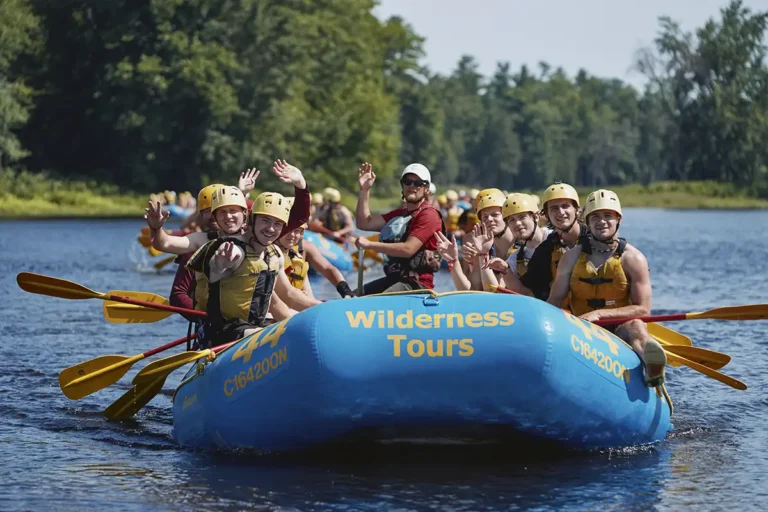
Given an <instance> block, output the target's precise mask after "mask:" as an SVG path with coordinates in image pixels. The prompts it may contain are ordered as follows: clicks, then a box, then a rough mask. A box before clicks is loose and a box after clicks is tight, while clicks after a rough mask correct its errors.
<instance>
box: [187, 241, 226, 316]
mask: <svg viewBox="0 0 768 512" xmlns="http://www.w3.org/2000/svg"><path fill="white" fill-rule="evenodd" d="M207 234H208V240H216V239H217V238H219V236H221V235H220V234H219V232H218V231H209V232H208V233H207ZM203 247H205V246H203ZM200 249H202V247H201V248H200ZM200 249H198V250H197V251H195V253H194V254H192V256H191V257H190V258H189V260H188V262H187V266H189V261H192V260H193V259H194V258H195V256H197V255H198V254H199V253H200ZM190 268H191V267H190ZM192 299H193V300H194V304H195V309H196V310H197V311H205V310H206V308H207V307H208V278H207V277H206V276H205V274H204V273H203V272H197V271H195V295H194V297H192Z"/></svg>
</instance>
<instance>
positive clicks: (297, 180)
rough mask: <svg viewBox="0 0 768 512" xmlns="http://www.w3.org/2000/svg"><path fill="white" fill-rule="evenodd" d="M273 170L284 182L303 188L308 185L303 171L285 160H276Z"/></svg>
mask: <svg viewBox="0 0 768 512" xmlns="http://www.w3.org/2000/svg"><path fill="white" fill-rule="evenodd" d="M272 171H273V172H274V173H275V175H276V176H277V177H278V178H279V179H280V181H282V182H283V183H292V184H293V186H294V187H296V188H301V189H303V188H306V187H307V182H306V181H304V175H303V174H302V173H301V171H300V170H299V169H298V168H297V167H294V166H292V165H291V164H289V163H288V162H286V161H285V160H279V159H278V160H275V163H274V164H273V165H272Z"/></svg>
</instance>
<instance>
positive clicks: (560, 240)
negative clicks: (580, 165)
mask: <svg viewBox="0 0 768 512" xmlns="http://www.w3.org/2000/svg"><path fill="white" fill-rule="evenodd" d="M580 207H581V203H580V202H579V194H578V193H577V192H576V189H575V188H573V187H572V186H570V185H568V184H566V183H559V182H556V183H554V184H552V185H550V186H549V187H547V189H546V190H545V191H544V196H543V210H542V211H543V216H544V217H545V218H546V219H547V221H548V222H549V224H550V225H551V226H552V228H553V231H552V232H551V233H550V234H549V236H547V238H546V239H545V240H544V241H543V242H542V243H541V244H540V245H539V246H538V247H537V248H536V250H535V251H534V253H533V256H532V257H531V260H530V261H529V262H528V271H527V272H526V273H525V274H524V275H523V276H520V277H518V276H517V275H514V274H508V275H507V276H506V278H505V280H504V281H505V282H506V283H507V286H506V287H507V288H509V289H511V290H513V291H516V292H518V293H523V294H526V295H533V296H534V297H536V298H537V299H541V300H547V298H548V297H549V291H550V287H551V286H552V282H553V281H554V280H555V276H556V275H557V266H558V263H559V262H560V259H561V258H562V257H563V255H564V254H565V252H566V251H567V250H568V249H570V248H572V247H574V246H576V245H577V244H578V242H579V239H580V237H582V236H584V235H585V234H586V232H587V228H586V226H585V225H584V224H581V223H580V222H579V221H578V218H579V214H580ZM567 306H568V303H567V299H566V302H564V303H563V307H566V308H567Z"/></svg>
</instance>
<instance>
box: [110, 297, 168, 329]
mask: <svg viewBox="0 0 768 512" xmlns="http://www.w3.org/2000/svg"><path fill="white" fill-rule="evenodd" d="M173 314H174V313H173V311H164V310H162V309H153V308H148V307H145V306H134V305H133V304H124V303H122V302H115V301H112V300H107V301H104V317H105V318H106V319H107V321H108V322H111V323H113V324H148V323H152V322H159V321H160V320H163V319H165V318H168V317H169V316H171V315H173Z"/></svg>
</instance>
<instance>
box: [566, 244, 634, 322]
mask: <svg viewBox="0 0 768 512" xmlns="http://www.w3.org/2000/svg"><path fill="white" fill-rule="evenodd" d="M626 247H627V241H626V240H624V239H623V238H620V239H619V246H618V247H617V248H616V250H615V251H614V253H613V254H612V255H611V256H610V257H609V258H608V259H607V260H606V261H605V263H603V265H602V266H601V267H600V269H599V270H597V269H595V266H594V265H593V264H592V263H591V262H590V261H589V260H588V259H587V257H588V256H589V255H590V254H591V253H592V246H591V244H590V243H589V239H588V238H584V239H583V240H582V242H581V254H580V255H579V259H578V260H577V261H576V265H575V266H574V267H573V273H572V274H571V286H570V291H571V299H570V301H571V303H570V306H571V311H572V312H573V314H574V315H576V316H580V315H583V314H584V313H588V312H590V311H595V310H597V309H615V308H620V307H623V306H628V305H629V304H630V298H629V290H630V288H629V279H627V275H626V274H625V273H624V268H623V267H622V266H621V255H622V254H623V253H624V249H625V248H626Z"/></svg>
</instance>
